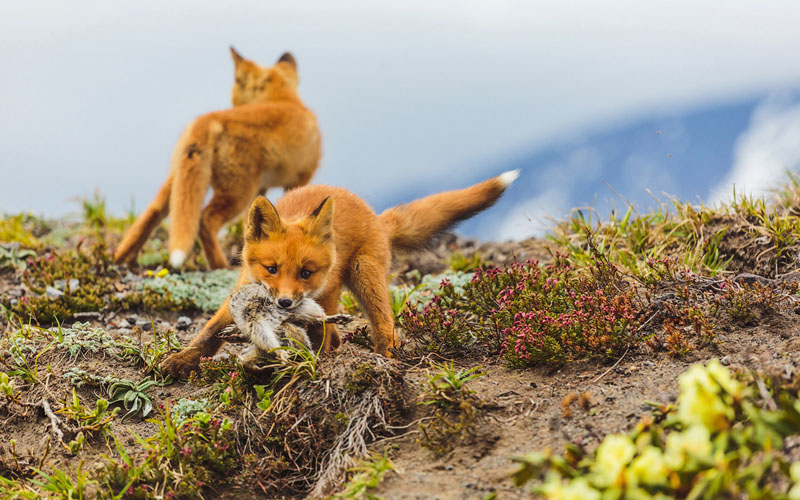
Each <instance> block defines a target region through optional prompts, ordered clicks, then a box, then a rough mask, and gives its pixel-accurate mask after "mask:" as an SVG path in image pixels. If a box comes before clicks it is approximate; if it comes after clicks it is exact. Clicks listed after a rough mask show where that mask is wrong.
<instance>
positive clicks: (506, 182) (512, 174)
mask: <svg viewBox="0 0 800 500" xmlns="http://www.w3.org/2000/svg"><path fill="white" fill-rule="evenodd" d="M518 177H519V169H516V170H509V171H508V172H503V173H502V174H500V175H498V176H497V180H498V181H500V184H502V185H503V187H504V188H507V187H508V186H510V185H511V184H513V183H514V181H515V180H517V178H518Z"/></svg>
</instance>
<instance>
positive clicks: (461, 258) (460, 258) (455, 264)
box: [448, 252, 485, 273]
mask: <svg viewBox="0 0 800 500" xmlns="http://www.w3.org/2000/svg"><path fill="white" fill-rule="evenodd" d="M448 265H449V267H450V269H452V270H453V271H456V272H462V273H469V272H472V271H474V270H476V269H478V268H479V267H484V266H485V263H484V261H483V258H482V257H481V254H480V252H473V253H472V254H470V255H469V256H465V255H464V254H463V253H461V252H454V253H452V254H450V258H449V259H448Z"/></svg>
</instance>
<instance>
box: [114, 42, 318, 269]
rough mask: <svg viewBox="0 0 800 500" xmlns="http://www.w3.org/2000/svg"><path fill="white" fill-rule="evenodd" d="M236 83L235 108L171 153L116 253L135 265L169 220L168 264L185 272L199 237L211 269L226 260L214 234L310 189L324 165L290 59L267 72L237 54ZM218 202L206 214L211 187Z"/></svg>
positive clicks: (193, 128) (191, 132)
mask: <svg viewBox="0 0 800 500" xmlns="http://www.w3.org/2000/svg"><path fill="white" fill-rule="evenodd" d="M231 53H232V55H233V59H234V62H235V66H236V83H235V84H234V86H233V90H232V100H233V104H234V107H233V108H232V109H228V110H224V111H217V112H213V113H209V114H206V115H203V116H201V117H199V118H197V119H196V120H195V121H194V122H192V124H191V125H189V127H187V128H186V130H185V131H184V133H183V135H182V136H181V138H180V139H179V140H178V143H177V145H176V146H175V150H174V152H173V154H172V161H171V165H170V171H169V175H168V176H167V180H166V182H164V185H163V186H161V189H160V190H159V191H158V194H157V195H156V198H155V200H153V202H152V203H151V204H150V206H148V207H147V209H145V211H144V212H143V213H142V214H141V215H140V216H139V217H138V218H137V219H136V221H135V222H134V224H133V226H132V227H131V228H130V230H129V231H128V233H127V234H126V235H125V237H124V238H123V239H122V242H121V243H120V244H119V246H118V247H117V250H116V252H115V253H114V260H115V261H117V262H131V261H133V260H134V259H135V258H136V254H137V253H138V252H139V250H141V248H142V246H144V244H145V242H146V241H147V238H148V236H149V235H150V233H151V232H152V231H153V229H155V227H156V226H158V224H160V223H161V221H162V220H163V219H164V218H165V217H166V216H167V215H168V214H169V215H170V217H171V219H172V223H171V226H170V230H169V263H170V265H171V266H172V267H173V268H179V267H181V266H182V265H183V263H184V262H185V260H186V257H187V255H188V254H189V252H190V251H191V249H192V245H193V244H194V240H195V238H196V237H197V235H198V231H199V234H200V241H201V243H202V245H203V252H204V253H205V256H206V260H207V261H208V264H209V266H210V267H212V268H221V267H227V265H228V261H227V259H226V258H225V254H224V253H223V251H222V248H221V246H220V244H219V241H218V240H217V233H218V232H219V230H220V228H221V227H222V226H223V225H224V224H225V223H226V222H228V221H230V220H231V219H233V218H234V217H236V216H237V215H239V214H240V213H241V212H242V211H244V210H245V209H246V208H247V206H248V204H249V203H250V202H251V201H252V200H253V198H255V196H256V195H257V194H258V193H262V194H263V193H264V192H266V190H267V189H268V188H270V187H275V186H281V187H283V188H284V189H286V190H288V189H291V188H294V187H297V186H303V185H305V184H307V183H308V181H309V180H310V179H311V177H312V176H313V175H314V172H315V171H316V169H317V166H318V165H319V159H320V152H321V144H320V142H321V139H320V133H319V128H318V127H317V120H316V118H315V116H314V114H313V113H312V112H311V111H310V110H309V109H308V108H306V107H305V106H304V105H303V102H302V101H301V100H300V97H299V95H298V93H297V85H298V76H297V63H296V61H295V59H294V57H293V56H292V55H291V54H289V53H288V52H287V53H285V54H283V55H282V56H281V57H280V59H279V60H278V62H277V63H275V65H273V66H271V67H268V68H265V67H261V66H259V65H257V64H255V63H254V62H252V61H249V60H246V59H244V58H242V57H241V56H240V55H239V54H238V53H237V52H236V51H235V50H234V49H233V48H231ZM209 187H212V188H213V189H214V195H213V197H212V198H211V201H209V203H208V205H206V207H205V208H203V202H204V200H205V196H206V192H207V191H208V188H209Z"/></svg>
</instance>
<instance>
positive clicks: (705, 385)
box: [513, 360, 800, 500]
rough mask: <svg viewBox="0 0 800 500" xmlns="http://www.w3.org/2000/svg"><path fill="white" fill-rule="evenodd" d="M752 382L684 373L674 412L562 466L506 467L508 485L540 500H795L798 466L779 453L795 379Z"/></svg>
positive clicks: (720, 371)
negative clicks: (529, 491) (529, 485)
mask: <svg viewBox="0 0 800 500" xmlns="http://www.w3.org/2000/svg"><path fill="white" fill-rule="evenodd" d="M759 377H760V376H759V375H755V374H740V375H739V376H734V375H733V374H732V373H731V372H730V370H728V368H726V367H724V366H722V364H720V363H719V362H718V361H717V360H712V361H709V362H708V363H707V364H706V365H702V364H696V365H693V366H692V367H690V368H689V370H687V371H686V372H685V373H683V374H682V375H681V376H680V377H679V378H678V384H679V387H680V393H679V396H678V399H677V403H676V404H675V405H665V406H661V405H655V406H656V408H655V409H654V411H653V412H652V415H646V416H644V417H643V418H642V420H641V422H640V423H639V424H638V425H637V426H636V428H635V429H633V430H632V431H631V432H630V433H629V434H613V435H609V436H606V437H605V439H604V440H603V442H602V443H600V445H599V446H598V447H597V449H596V450H595V451H594V452H587V451H586V450H584V449H583V448H581V447H580V446H576V445H571V444H570V445H568V446H567V452H566V454H565V455H564V456H563V457H562V456H559V455H556V454H553V453H551V452H550V451H549V450H548V451H546V452H545V453H530V454H528V455H526V456H524V457H519V458H516V459H514V460H515V461H516V462H517V463H518V464H519V469H518V470H517V471H516V472H515V474H514V476H513V478H514V481H515V483H516V484H517V485H519V486H522V485H525V484H527V483H529V482H531V481H532V482H533V483H534V486H533V488H532V492H533V493H536V494H538V495H541V496H543V497H544V498H547V499H549V500H572V499H589V500H595V499H596V500H606V499H608V500H611V499H613V500H622V499H630V500H640V499H683V498H687V499H692V500H695V499H704V500H714V499H728V498H730V499H733V498H759V499H763V500H800V462H795V463H792V461H791V459H790V456H791V454H790V453H788V450H784V443H786V442H788V441H787V440H786V438H787V437H789V436H800V400H798V393H797V389H796V388H797V386H798V385H799V384H800V377H796V380H793V381H790V382H789V383H787V382H786V381H783V382H781V381H774V380H767V379H764V378H759ZM757 386H759V387H760V388H761V390H756V387H757ZM769 387H771V392H770V389H769Z"/></svg>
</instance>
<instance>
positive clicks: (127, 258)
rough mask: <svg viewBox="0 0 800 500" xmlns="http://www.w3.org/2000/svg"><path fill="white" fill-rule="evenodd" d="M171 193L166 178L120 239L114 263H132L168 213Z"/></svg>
mask: <svg viewBox="0 0 800 500" xmlns="http://www.w3.org/2000/svg"><path fill="white" fill-rule="evenodd" d="M171 191H172V176H169V177H167V181H166V182H165V183H164V185H162V186H161V188H160V189H159V190H158V194H157V195H156V197H155V199H154V200H153V201H152V203H150V205H149V206H148V207H147V208H146V209H145V211H144V212H142V213H141V215H139V217H137V218H136V221H135V222H134V223H133V226H131V228H130V229H129V230H128V233H127V234H126V235H125V238H123V239H122V241H121V242H120V244H119V246H118V247H117V250H116V252H114V261H116V262H132V261H133V260H134V259H136V255H137V254H138V253H139V251H140V250H141V249H142V247H143V246H144V244H145V243H146V242H147V238H148V237H149V236H150V233H152V232H153V229H155V228H156V227H157V226H158V225H159V224H160V223H161V221H162V220H164V218H165V217H166V216H167V213H169V197H170V192H171Z"/></svg>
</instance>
